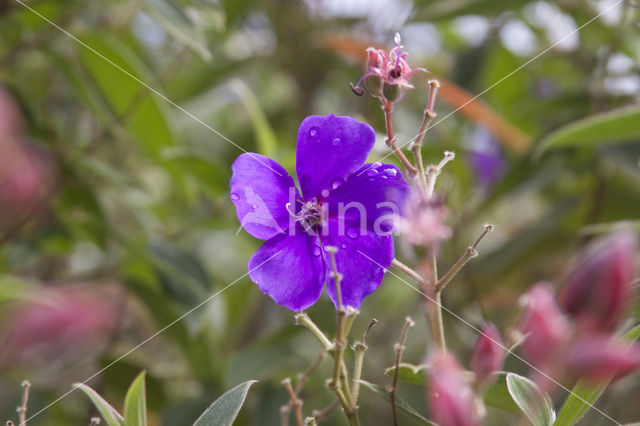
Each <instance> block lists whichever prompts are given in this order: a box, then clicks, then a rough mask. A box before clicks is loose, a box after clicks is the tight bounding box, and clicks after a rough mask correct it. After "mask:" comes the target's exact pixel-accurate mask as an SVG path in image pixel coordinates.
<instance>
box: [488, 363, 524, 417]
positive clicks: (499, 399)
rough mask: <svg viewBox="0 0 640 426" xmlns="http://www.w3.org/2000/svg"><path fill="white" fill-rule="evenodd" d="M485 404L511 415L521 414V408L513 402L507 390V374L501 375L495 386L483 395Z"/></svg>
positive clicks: (490, 387)
mask: <svg viewBox="0 0 640 426" xmlns="http://www.w3.org/2000/svg"><path fill="white" fill-rule="evenodd" d="M482 399H483V400H484V403H485V404H486V405H488V406H490V407H495V408H500V409H501V410H505V411H509V412H511V413H519V412H520V408H519V407H518V405H516V403H515V402H513V398H511V395H510V394H509V389H508V388H507V374H506V373H500V374H499V375H498V379H497V380H496V381H495V383H494V384H492V385H491V386H489V388H488V389H487V390H486V391H485V392H484V395H482Z"/></svg>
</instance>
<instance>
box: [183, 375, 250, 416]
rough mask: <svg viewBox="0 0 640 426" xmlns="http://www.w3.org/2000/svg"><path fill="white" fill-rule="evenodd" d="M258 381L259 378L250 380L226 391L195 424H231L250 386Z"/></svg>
mask: <svg viewBox="0 0 640 426" xmlns="http://www.w3.org/2000/svg"><path fill="white" fill-rule="evenodd" d="M256 382H257V380H249V381H247V382H244V383H240V384H239V385H238V386H236V387H235V388H233V389H231V390H230V391H228V392H226V393H225V394H224V395H222V396H221V397H220V398H218V399H216V400H215V401H214V402H213V404H211V405H210V406H209V408H207V409H206V410H204V413H202V415H201V416H200V417H198V420H196V422H195V423H194V424H193V426H231V424H233V421H234V420H235V419H236V416H237V415H238V412H239V411H240V408H241V407H242V404H244V400H245V398H246V397H247V392H249V388H250V387H251V385H252V384H254V383H256Z"/></svg>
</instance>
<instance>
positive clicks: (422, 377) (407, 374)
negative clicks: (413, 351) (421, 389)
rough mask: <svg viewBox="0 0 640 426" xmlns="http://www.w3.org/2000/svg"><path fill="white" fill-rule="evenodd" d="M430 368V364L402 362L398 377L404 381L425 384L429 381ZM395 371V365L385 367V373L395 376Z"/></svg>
mask: <svg viewBox="0 0 640 426" xmlns="http://www.w3.org/2000/svg"><path fill="white" fill-rule="evenodd" d="M428 370H429V366H428V365H426V364H420V365H415V364H409V363H406V362H401V363H400V368H399V369H398V379H399V380H402V381H403V382H408V383H413V384H416V385H421V386H424V384H425V383H426V382H427V371H428ZM395 371H396V366H395V365H394V366H392V367H389V368H387V369H385V370H384V374H386V375H387V376H390V377H393V375H394V373H395Z"/></svg>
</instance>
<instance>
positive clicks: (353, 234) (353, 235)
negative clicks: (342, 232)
mask: <svg viewBox="0 0 640 426" xmlns="http://www.w3.org/2000/svg"><path fill="white" fill-rule="evenodd" d="M347 237H349V238H351V239H355V238H358V231H357V230H356V229H354V228H351V229H348V230H347Z"/></svg>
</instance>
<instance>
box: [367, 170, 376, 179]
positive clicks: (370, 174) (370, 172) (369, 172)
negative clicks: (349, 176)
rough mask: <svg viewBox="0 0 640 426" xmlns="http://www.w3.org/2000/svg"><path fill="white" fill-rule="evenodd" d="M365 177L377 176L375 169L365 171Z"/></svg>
mask: <svg viewBox="0 0 640 426" xmlns="http://www.w3.org/2000/svg"><path fill="white" fill-rule="evenodd" d="M367 176H369V177H376V176H378V171H377V170H376V169H369V170H367Z"/></svg>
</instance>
